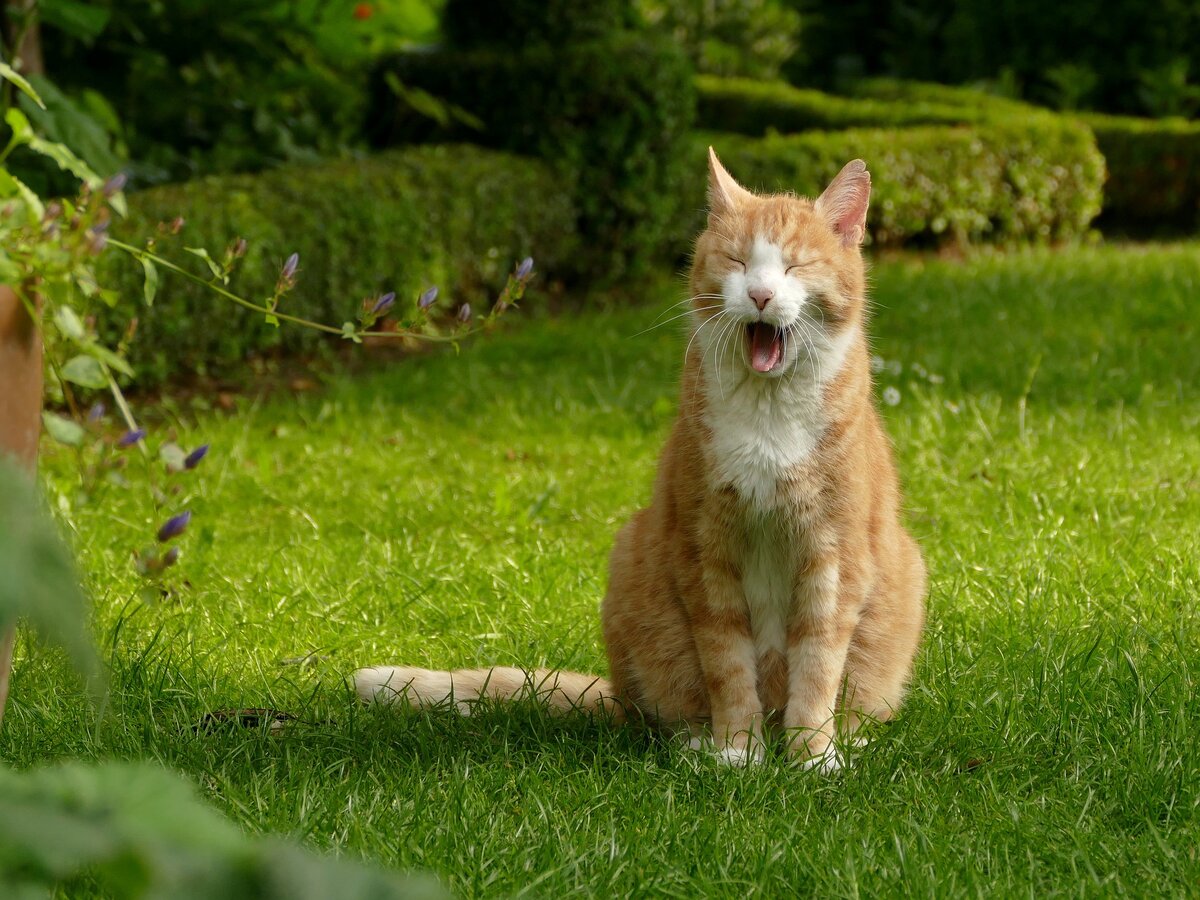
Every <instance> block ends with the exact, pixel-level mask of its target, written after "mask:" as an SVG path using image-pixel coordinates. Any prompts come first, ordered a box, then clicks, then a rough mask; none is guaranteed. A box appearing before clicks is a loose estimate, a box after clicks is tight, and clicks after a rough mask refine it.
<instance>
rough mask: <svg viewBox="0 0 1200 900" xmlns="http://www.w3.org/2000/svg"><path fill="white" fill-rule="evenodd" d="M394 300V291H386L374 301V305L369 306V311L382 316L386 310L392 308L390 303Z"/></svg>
mask: <svg viewBox="0 0 1200 900" xmlns="http://www.w3.org/2000/svg"><path fill="white" fill-rule="evenodd" d="M395 302H396V293H395V291H389V292H388V293H386V294H384V295H383V296H382V297H380V298H379V299H378V300H376V301H375V305H374V306H372V307H371V312H372V313H374V314H375V315H377V316H382V315H383V314H384V313H385V312H387V311H388V310H389V309H391V308H392V304H394V303H395Z"/></svg>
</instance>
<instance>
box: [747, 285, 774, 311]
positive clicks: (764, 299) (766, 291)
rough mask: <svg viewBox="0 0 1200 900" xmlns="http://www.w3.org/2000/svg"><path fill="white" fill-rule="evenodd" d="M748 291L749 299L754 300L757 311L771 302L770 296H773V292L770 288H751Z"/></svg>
mask: <svg viewBox="0 0 1200 900" xmlns="http://www.w3.org/2000/svg"><path fill="white" fill-rule="evenodd" d="M748 293H749V294H750V299H751V300H753V301H754V305H755V306H757V307H758V311H759V312H762V311H763V310H764V309H766V308H767V304H768V303H770V302H771V298H772V297H774V296H775V292H774V291H773V290H771V289H770V288H751V289H750V290H749V291H748Z"/></svg>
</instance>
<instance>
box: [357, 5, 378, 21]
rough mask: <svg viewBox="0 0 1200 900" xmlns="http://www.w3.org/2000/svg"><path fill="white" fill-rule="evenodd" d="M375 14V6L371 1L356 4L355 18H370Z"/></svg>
mask: <svg viewBox="0 0 1200 900" xmlns="http://www.w3.org/2000/svg"><path fill="white" fill-rule="evenodd" d="M373 15H375V7H374V6H372V5H371V4H370V3H356V4H354V18H356V19H359V20H362V19H369V18H371V16H373Z"/></svg>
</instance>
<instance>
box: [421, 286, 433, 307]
mask: <svg viewBox="0 0 1200 900" xmlns="http://www.w3.org/2000/svg"><path fill="white" fill-rule="evenodd" d="M437 295H438V289H437V285H434V286H433V287H431V288H429V289H428V290H426V291H425V293H423V294H421V296H420V297H419V298H418V299H417V306H419V307H421V309H429V307H431V306H433V304H434V303H435V302H437Z"/></svg>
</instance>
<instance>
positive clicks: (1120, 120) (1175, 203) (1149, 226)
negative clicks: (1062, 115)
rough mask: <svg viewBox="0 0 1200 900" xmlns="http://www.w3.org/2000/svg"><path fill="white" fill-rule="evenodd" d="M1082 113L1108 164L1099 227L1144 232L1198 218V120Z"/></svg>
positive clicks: (1191, 222)
mask: <svg viewBox="0 0 1200 900" xmlns="http://www.w3.org/2000/svg"><path fill="white" fill-rule="evenodd" d="M1082 118H1083V120H1084V121H1085V122H1087V124H1088V125H1090V126H1091V128H1092V130H1093V131H1094V132H1095V134H1096V143H1097V144H1098V145H1099V147H1100V152H1101V153H1103V154H1104V159H1105V161H1106V162H1107V164H1108V181H1107V182H1106V183H1105V185H1104V213H1103V215H1102V217H1101V224H1102V225H1103V227H1105V228H1112V229H1116V230H1126V231H1132V232H1142V233H1144V232H1160V231H1165V230H1172V229H1179V228H1185V229H1193V228H1195V227H1196V226H1197V225H1198V224H1200V123H1197V122H1187V121H1184V120H1182V119H1161V120H1155V119H1133V118H1128V117H1125V116H1106V115H1102V114H1099V113H1091V114H1087V115H1084V116H1083V117H1082Z"/></svg>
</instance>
